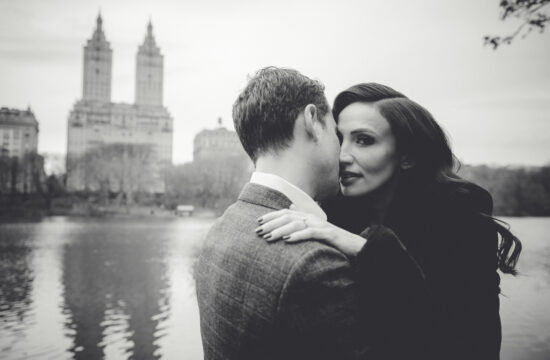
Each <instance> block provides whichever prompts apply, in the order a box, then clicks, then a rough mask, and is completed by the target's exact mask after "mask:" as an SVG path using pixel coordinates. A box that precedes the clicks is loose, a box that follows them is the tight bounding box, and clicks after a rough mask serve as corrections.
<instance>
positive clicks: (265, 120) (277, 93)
mask: <svg viewBox="0 0 550 360" xmlns="http://www.w3.org/2000/svg"><path fill="white" fill-rule="evenodd" d="M324 90H325V87H324V86H323V84H321V83H320V82H319V81H316V80H312V79H310V78H308V77H307V76H305V75H303V74H301V73H300V72H298V71H296V70H293V69H285V68H277V67H267V68H263V69H260V70H259V71H258V72H257V73H256V74H255V75H254V76H253V77H252V78H250V79H249V81H248V84H247V85H246V87H245V88H244V90H243V91H242V92H241V93H240V94H239V96H238V97H237V100H235V103H234V104H233V122H234V124H235V130H236V131H237V134H238V135H239V139H240V140H241V143H242V145H243V147H244V149H245V151H246V152H247V154H248V156H250V158H251V159H252V161H254V162H256V160H257V158H258V156H259V155H262V154H265V153H268V152H271V151H274V152H276V151H278V150H282V149H284V148H286V147H287V146H288V145H289V144H290V142H291V141H292V140H293V133H294V124H295V122H296V118H297V117H298V115H299V114H300V112H301V111H303V110H304V108H305V107H306V106H307V105H308V104H313V105H315V106H316V107H317V110H318V115H319V121H321V123H322V124H324V123H323V117H324V116H325V115H326V114H327V113H328V111H329V105H328V102H327V99H326V97H325V94H324Z"/></svg>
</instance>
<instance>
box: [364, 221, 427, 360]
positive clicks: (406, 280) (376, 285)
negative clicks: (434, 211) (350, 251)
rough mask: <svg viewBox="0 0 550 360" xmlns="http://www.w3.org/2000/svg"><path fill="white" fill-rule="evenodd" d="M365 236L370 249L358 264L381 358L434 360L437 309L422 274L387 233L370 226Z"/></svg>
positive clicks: (365, 301)
mask: <svg viewBox="0 0 550 360" xmlns="http://www.w3.org/2000/svg"><path fill="white" fill-rule="evenodd" d="M361 236H363V237H365V238H366V239H367V243H366V244H365V246H364V247H363V249H361V251H360V252H359V254H358V255H357V257H356V258H355V261H354V262H355V268H356V271H357V278H358V280H357V282H358V286H359V289H360V298H361V303H362V304H363V307H364V311H365V312H366V315H365V316H367V317H368V318H369V319H370V320H371V323H372V326H373V328H374V329H375V331H373V333H372V338H373V340H374V341H375V342H376V344H378V345H379V346H378V347H377V350H378V351H379V352H380V354H379V358H381V359H430V358H432V357H433V346H432V344H433V342H432V337H431V334H432V333H433V332H434V327H435V325H434V321H433V316H432V305H433V304H432V299H431V296H430V294H429V289H428V287H427V283H426V279H425V274H424V271H423V269H422V268H421V267H420V265H419V264H418V262H417V261H416V260H415V258H414V257H413V256H412V254H411V253H410V252H409V251H408V249H407V248H406V246H405V245H404V244H403V243H402V242H401V240H400V239H399V238H398V236H397V235H396V234H395V233H394V232H393V231H392V230H390V229H389V228H387V227H385V226H382V225H372V226H370V227H369V228H367V229H366V230H365V231H363V232H362V233H361Z"/></svg>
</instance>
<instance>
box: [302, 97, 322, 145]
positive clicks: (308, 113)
mask: <svg viewBox="0 0 550 360" xmlns="http://www.w3.org/2000/svg"><path fill="white" fill-rule="evenodd" d="M317 116H318V112H317V106H315V105H313V104H308V105H307V106H306V107H305V109H304V129H305V131H306V134H307V135H308V137H310V138H311V139H313V141H315V142H317V139H318V135H317V126H316V125H318V124H316V123H317V122H319V118H318V117H317Z"/></svg>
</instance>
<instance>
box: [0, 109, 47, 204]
mask: <svg viewBox="0 0 550 360" xmlns="http://www.w3.org/2000/svg"><path fill="white" fill-rule="evenodd" d="M44 177H45V175H44V159H43V158H42V157H41V156H40V155H38V121H37V120H36V117H35V116H34V113H33V112H32V110H31V109H30V107H29V108H27V110H18V109H9V108H6V107H3V108H1V109H0V194H5V193H33V192H36V191H38V190H39V187H40V186H41V184H42V183H43V182H44Z"/></svg>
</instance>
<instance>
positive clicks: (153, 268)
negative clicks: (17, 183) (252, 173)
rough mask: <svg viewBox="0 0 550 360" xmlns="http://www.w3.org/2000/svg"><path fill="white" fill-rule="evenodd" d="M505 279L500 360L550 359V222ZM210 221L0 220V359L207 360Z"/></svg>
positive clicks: (528, 238)
mask: <svg viewBox="0 0 550 360" xmlns="http://www.w3.org/2000/svg"><path fill="white" fill-rule="evenodd" d="M506 220H507V221H508V222H509V223H510V224H511V225H512V229H513V230H514V231H515V232H516V233H517V235H518V236H519V237H520V238H521V239H522V240H523V242H524V254H523V257H522V259H521V261H520V271H521V273H522V275H521V276H518V277H516V278H514V277H511V276H502V284H501V288H502V291H503V293H504V294H505V295H506V296H505V297H501V314H502V322H503V347H502V359H503V360H512V359H533V360H538V359H541V360H542V359H550V334H549V332H548V329H550V260H549V259H550V242H549V241H548V235H547V234H548V233H549V232H550V219H548V218H546V219H517V218H512V219H506ZM211 222H212V221H211V220H201V219H173V220H147V222H143V221H139V220H121V219H117V220H90V219H69V218H63V217H58V218H50V219H47V220H44V221H42V222H38V223H12V224H0V359H23V358H30V359H52V360H53V359H102V358H106V359H130V358H131V359H161V358H162V359H190V360H194V359H201V358H202V348H201V342H200V332H199V319H198V309H197V304H196V299H195V292H194V286H193V279H192V276H191V273H190V269H191V265H192V262H193V261H194V256H195V254H196V249H197V247H198V245H199V244H200V241H201V239H202V238H203V236H204V234H205V233H206V231H207V229H208V227H209V226H210V224H211Z"/></svg>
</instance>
